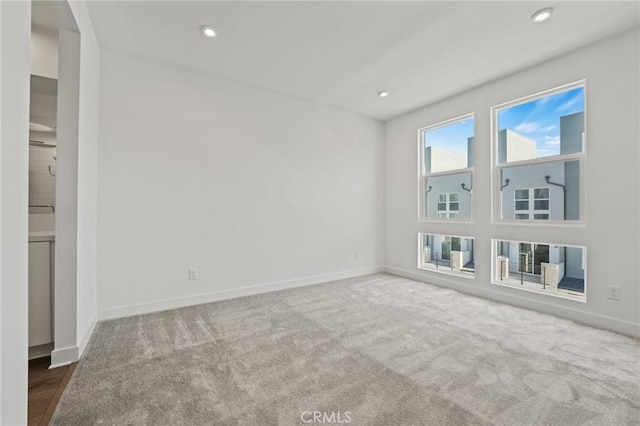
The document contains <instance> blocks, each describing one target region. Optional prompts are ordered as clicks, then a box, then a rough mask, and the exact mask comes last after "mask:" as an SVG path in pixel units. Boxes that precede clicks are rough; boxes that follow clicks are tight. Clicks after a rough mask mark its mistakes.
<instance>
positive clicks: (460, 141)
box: [425, 87, 584, 157]
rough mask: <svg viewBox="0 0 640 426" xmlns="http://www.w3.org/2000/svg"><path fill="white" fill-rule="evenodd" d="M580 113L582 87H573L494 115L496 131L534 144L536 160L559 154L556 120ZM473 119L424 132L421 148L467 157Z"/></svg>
mask: <svg viewBox="0 0 640 426" xmlns="http://www.w3.org/2000/svg"><path fill="white" fill-rule="evenodd" d="M582 111H584V88H583V87H577V88H575V89H571V90H567V91H566V92H562V93H557V94H555V95H552V96H547V97H544V98H541V99H537V100H535V101H531V102H527V103H524V104H520V105H516V106H513V107H511V108H506V109H503V110H501V111H499V112H498V129H500V130H501V129H505V128H508V129H511V130H513V131H515V132H518V133H520V134H521V135H524V136H526V137H528V138H531V139H533V140H535V141H536V143H537V148H538V149H537V151H538V157H547V156H550V155H558V154H560V117H561V116H563V115H569V114H574V113H576V112H582ZM473 123H474V121H473V119H472V118H470V119H467V120H465V121H461V122H457V123H453V124H450V125H448V126H444V127H439V128H436V129H432V130H427V131H426V132H425V146H440V147H443V148H447V149H450V150H452V151H456V152H460V153H463V154H465V155H466V154H467V138H469V137H471V136H473V134H474V128H473Z"/></svg>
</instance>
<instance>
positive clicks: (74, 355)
mask: <svg viewBox="0 0 640 426" xmlns="http://www.w3.org/2000/svg"><path fill="white" fill-rule="evenodd" d="M78 359H80V356H79V350H78V347H77V346H68V347H66V348H61V349H54V350H53V351H52V352H51V366H50V367H49V368H58V367H64V366H65V365H69V364H71V363H72V362H76V361H78Z"/></svg>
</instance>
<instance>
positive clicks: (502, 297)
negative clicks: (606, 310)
mask: <svg viewBox="0 0 640 426" xmlns="http://www.w3.org/2000/svg"><path fill="white" fill-rule="evenodd" d="M384 271H385V272H387V273H389V274H393V275H398V276H401V277H405V278H409V279H412V280H416V281H421V282H425V283H428V284H432V285H435V286H439V287H446V288H450V289H452V290H458V291H461V292H463V293H467V294H471V295H473V296H478V297H482V298H485V299H489V300H493V301H496V302H500V303H504V304H507V305H512V306H517V307H519V308H525V309H531V310H535V311H538V312H543V313H546V314H551V315H555V316H557V317H560V318H565V319H568V320H571V321H575V322H578V323H581V324H585V325H589V326H591V327H596V328H600V329H604V330H608V331H613V332H615V333H620V334H624V335H627V336H632V337H640V324H636V323H633V322H631V321H624V320H620V319H616V318H611V317H607V316H604V315H600V314H594V313H591V312H584V311H580V310H577V309H572V308H566V307H562V306H557V305H552V304H549V303H545V302H541V301H537V300H531V299H528V298H525V297H521V296H518V295H514V294H506V293H502V292H500V291H493V290H490V289H486V288H481V287H477V286H473V285H470V284H468V283H464V282H459V281H454V280H452V279H448V278H444V277H438V279H437V281H436V280H434V279H429V277H427V276H425V275H423V274H421V273H419V272H414V271H408V270H406V269H401V268H396V267H393V266H385V267H384ZM440 283H443V284H440Z"/></svg>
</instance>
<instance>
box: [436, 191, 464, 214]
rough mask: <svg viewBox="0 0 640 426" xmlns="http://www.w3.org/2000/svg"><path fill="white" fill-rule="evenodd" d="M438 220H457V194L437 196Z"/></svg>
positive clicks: (458, 208) (458, 210) (458, 207)
mask: <svg viewBox="0 0 640 426" xmlns="http://www.w3.org/2000/svg"><path fill="white" fill-rule="evenodd" d="M437 208H438V213H437V217H438V219H457V218H458V217H459V214H460V202H459V194H458V193H457V192H451V193H448V194H438V206H437Z"/></svg>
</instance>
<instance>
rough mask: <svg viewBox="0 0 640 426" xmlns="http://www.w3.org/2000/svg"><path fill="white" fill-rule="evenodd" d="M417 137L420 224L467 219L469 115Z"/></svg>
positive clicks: (470, 145) (470, 149)
mask: <svg viewBox="0 0 640 426" xmlns="http://www.w3.org/2000/svg"><path fill="white" fill-rule="evenodd" d="M419 135H420V138H419V139H420V156H421V159H420V160H421V161H420V163H421V171H420V186H419V187H420V217H421V220H432V219H435V220H448V219H467V220H469V219H471V217H472V215H471V194H472V189H473V184H472V178H473V176H472V167H473V140H474V118H473V115H467V116H464V117H460V118H456V119H453V120H449V121H446V122H444V123H439V124H436V125H433V126H429V127H425V128H423V129H420V130H419Z"/></svg>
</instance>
